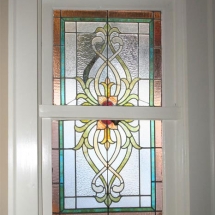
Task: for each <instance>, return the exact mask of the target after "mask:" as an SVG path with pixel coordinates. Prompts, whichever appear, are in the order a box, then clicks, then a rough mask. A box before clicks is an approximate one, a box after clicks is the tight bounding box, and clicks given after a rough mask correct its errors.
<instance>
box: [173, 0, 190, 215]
mask: <svg viewBox="0 0 215 215" xmlns="http://www.w3.org/2000/svg"><path fill="white" fill-rule="evenodd" d="M186 23H187V20H186V0H181V1H178V0H175V1H174V26H175V28H174V36H175V41H174V46H175V48H174V56H175V58H174V61H175V63H174V72H175V74H176V82H175V84H176V104H177V105H179V106H181V107H182V108H181V119H180V120H178V121H177V123H176V127H175V129H176V132H175V145H174V154H175V158H174V159H175V166H174V169H175V172H174V174H175V175H176V178H175V187H176V190H175V192H176V193H177V195H176V199H175V207H174V211H172V214H176V215H181V214H183V215H188V214H190V209H189V205H190V204H189V199H190V193H189V143H188V88H187V86H188V83H187V38H186V35H187V26H186Z"/></svg>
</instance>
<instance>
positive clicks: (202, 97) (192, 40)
mask: <svg viewBox="0 0 215 215" xmlns="http://www.w3.org/2000/svg"><path fill="white" fill-rule="evenodd" d="M208 2H209V1H208ZM206 3H207V1H205V0H187V64H188V67H187V70H188V76H187V81H188V92H189V93H188V108H189V109H188V110H189V113H188V116H189V158H190V159H189V163H190V211H191V215H200V214H202V215H203V214H204V215H206V214H214V211H213V213H212V209H211V208H212V203H213V204H214V202H211V170H212V166H211V156H210V154H211V153H210V151H211V139H210V138H211V134H210V132H211V129H210V125H211V121H210V120H211V114H209V113H210V111H211V110H210V108H211V106H210V104H211V99H214V98H210V97H209V96H210V91H209V87H210V85H209V84H210V82H211V80H210V76H211V74H210V69H211V68H210V66H211V65H210V64H209V58H210V55H209V53H208V51H209V48H210V46H213V44H212V43H211V41H210V35H209V34H210V30H209V29H208V27H210V26H209V24H210V23H207V17H208V15H209V13H210V11H209V10H210V7H207V4H206ZM209 22H211V23H212V20H210V21H209ZM208 42H209V43H210V44H209V45H208Z"/></svg>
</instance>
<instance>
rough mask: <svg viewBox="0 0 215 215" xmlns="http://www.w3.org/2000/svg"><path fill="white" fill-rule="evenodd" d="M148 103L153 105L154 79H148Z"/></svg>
mask: <svg viewBox="0 0 215 215" xmlns="http://www.w3.org/2000/svg"><path fill="white" fill-rule="evenodd" d="M149 92H150V95H149V105H150V106H154V81H153V80H150V81H149Z"/></svg>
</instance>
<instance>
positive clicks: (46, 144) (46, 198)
mask: <svg viewBox="0 0 215 215" xmlns="http://www.w3.org/2000/svg"><path fill="white" fill-rule="evenodd" d="M51 135H52V126H51V119H42V165H43V166H42V202H43V208H42V209H43V214H44V215H51V214H52V146H51V142H52V139H51ZM41 214H42V213H41Z"/></svg>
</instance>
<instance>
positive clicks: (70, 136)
mask: <svg viewBox="0 0 215 215" xmlns="http://www.w3.org/2000/svg"><path fill="white" fill-rule="evenodd" d="M74 133H75V132H74V121H64V148H73V147H75V136H74V135H75V134H74Z"/></svg>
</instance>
